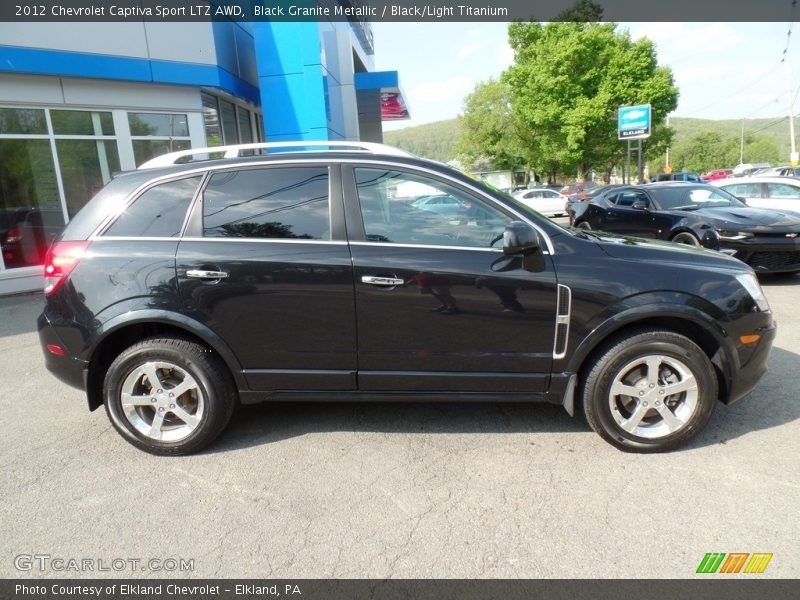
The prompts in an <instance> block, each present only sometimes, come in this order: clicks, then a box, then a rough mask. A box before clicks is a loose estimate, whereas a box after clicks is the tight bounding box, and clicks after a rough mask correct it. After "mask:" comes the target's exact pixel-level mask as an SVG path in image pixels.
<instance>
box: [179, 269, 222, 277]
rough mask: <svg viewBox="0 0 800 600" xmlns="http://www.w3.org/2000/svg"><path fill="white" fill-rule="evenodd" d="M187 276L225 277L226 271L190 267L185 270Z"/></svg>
mask: <svg viewBox="0 0 800 600" xmlns="http://www.w3.org/2000/svg"><path fill="white" fill-rule="evenodd" d="M186 276H187V277H194V278H195V279H225V278H226V277H227V276H228V273H226V272H225V271H202V270H199V269H190V270H188V271H186Z"/></svg>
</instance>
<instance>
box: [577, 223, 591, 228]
mask: <svg viewBox="0 0 800 600" xmlns="http://www.w3.org/2000/svg"><path fill="white" fill-rule="evenodd" d="M575 227H577V228H578V229H591V228H592V226H591V225H590V224H589V221H581V222H580V223H578V224H577V225H576V226H575Z"/></svg>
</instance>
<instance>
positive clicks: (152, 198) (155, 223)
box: [103, 177, 201, 237]
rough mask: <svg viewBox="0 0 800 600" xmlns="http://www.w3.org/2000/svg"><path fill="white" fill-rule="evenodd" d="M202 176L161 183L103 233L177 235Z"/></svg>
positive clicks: (140, 197)
mask: <svg viewBox="0 0 800 600" xmlns="http://www.w3.org/2000/svg"><path fill="white" fill-rule="evenodd" d="M200 179H201V177H190V178H188V179H180V180H178V181H170V182H169V183H162V184H161V185H157V186H155V187H152V188H150V189H149V190H147V191H146V192H144V193H143V194H142V195H141V196H139V197H138V198H137V199H136V200H134V202H133V204H131V205H130V206H129V207H128V208H127V209H125V212H123V213H122V214H121V215H120V217H119V218H118V219H117V220H116V221H115V222H114V224H113V225H111V227H109V228H108V229H107V230H106V232H105V233H104V234H103V235H105V236H116V237H176V236H178V235H180V233H181V227H182V226H183V220H184V218H185V217H186V211H187V210H188V209H189V204H190V203H191V202H192V198H194V194H195V192H196V191H197V186H198V185H200Z"/></svg>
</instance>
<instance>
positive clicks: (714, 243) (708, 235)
mask: <svg viewBox="0 0 800 600" xmlns="http://www.w3.org/2000/svg"><path fill="white" fill-rule="evenodd" d="M700 245H701V246H703V248H706V249H708V250H719V234H718V233H717V232H716V231H714V230H713V229H709V230H708V231H706V232H705V233H704V234H703V239H702V240H701V241H700Z"/></svg>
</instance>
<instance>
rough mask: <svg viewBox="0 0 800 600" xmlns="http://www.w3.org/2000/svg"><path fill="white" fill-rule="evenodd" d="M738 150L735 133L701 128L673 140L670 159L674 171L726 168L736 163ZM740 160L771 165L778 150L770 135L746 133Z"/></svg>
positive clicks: (776, 159) (653, 165)
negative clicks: (684, 136) (742, 157)
mask: <svg viewBox="0 0 800 600" xmlns="http://www.w3.org/2000/svg"><path fill="white" fill-rule="evenodd" d="M740 151H741V149H740V137H739V136H733V135H724V134H721V133H719V132H718V131H711V130H705V131H699V132H697V133H694V134H692V135H690V136H689V137H688V138H685V139H683V140H680V141H679V142H677V143H675V144H674V145H673V146H672V148H671V152H672V160H671V162H672V166H673V168H674V169H676V170H685V171H697V172H698V173H705V172H707V171H711V170H712V169H721V168H730V167H733V166H734V165H736V164H738V163H739V155H740ZM744 161H745V162H748V163H756V162H767V163H771V164H775V163H778V162H780V150H779V148H778V146H777V144H776V143H775V141H774V140H773V139H772V138H771V137H768V136H765V135H757V134H748V133H746V134H745V136H744ZM662 165H663V161H662V160H658V161H654V162H653V163H651V171H654V170H655V169H660V168H661V166H662Z"/></svg>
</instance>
